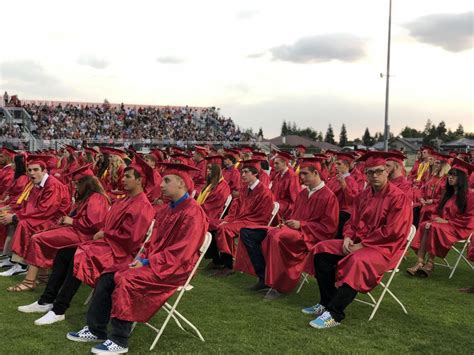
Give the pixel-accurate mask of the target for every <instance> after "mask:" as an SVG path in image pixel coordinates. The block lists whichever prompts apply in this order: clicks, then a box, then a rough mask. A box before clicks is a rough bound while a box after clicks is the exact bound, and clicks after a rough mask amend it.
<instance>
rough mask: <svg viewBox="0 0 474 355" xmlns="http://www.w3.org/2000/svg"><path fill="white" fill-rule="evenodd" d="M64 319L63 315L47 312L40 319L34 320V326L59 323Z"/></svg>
mask: <svg viewBox="0 0 474 355" xmlns="http://www.w3.org/2000/svg"><path fill="white" fill-rule="evenodd" d="M64 319H65V316H64V314H56V313H54V312H53V311H49V312H48V313H46V314H45V315H44V316H42V317H41V318H39V319H37V320H35V325H47V324H53V323H56V322H60V321H62V320H64Z"/></svg>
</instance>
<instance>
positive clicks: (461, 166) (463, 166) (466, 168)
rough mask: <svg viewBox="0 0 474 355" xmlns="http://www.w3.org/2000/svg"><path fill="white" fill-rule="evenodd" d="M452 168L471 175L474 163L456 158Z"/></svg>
mask: <svg viewBox="0 0 474 355" xmlns="http://www.w3.org/2000/svg"><path fill="white" fill-rule="evenodd" d="M452 169H457V170H461V171H462V172H464V173H465V174H466V175H467V176H468V177H469V176H470V175H471V174H472V172H473V171H474V165H472V164H469V163H468V162H466V161H464V160H461V159H458V158H454V159H453V163H452Z"/></svg>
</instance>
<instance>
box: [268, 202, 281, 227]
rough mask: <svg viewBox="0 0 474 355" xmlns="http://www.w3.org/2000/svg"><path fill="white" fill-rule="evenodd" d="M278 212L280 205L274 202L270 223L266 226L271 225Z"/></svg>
mask: <svg viewBox="0 0 474 355" xmlns="http://www.w3.org/2000/svg"><path fill="white" fill-rule="evenodd" d="M279 210H280V204H279V203H278V202H276V201H275V202H273V211H272V215H271V217H270V221H269V222H268V226H271V225H272V222H273V220H274V219H275V216H276V215H277V213H278V211H279Z"/></svg>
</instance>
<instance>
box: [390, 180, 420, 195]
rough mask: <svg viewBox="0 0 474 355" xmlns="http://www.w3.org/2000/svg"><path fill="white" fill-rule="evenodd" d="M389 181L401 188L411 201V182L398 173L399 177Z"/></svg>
mask: <svg viewBox="0 0 474 355" xmlns="http://www.w3.org/2000/svg"><path fill="white" fill-rule="evenodd" d="M390 182H391V183H392V184H393V185H395V186H396V187H398V188H399V189H400V190H402V191H403V192H404V193H405V195H406V196H407V197H408V198H409V199H410V201H413V199H414V195H413V188H412V187H411V182H410V181H408V180H407V178H406V177H405V176H403V175H400V176H399V177H396V178H395V179H392V180H390Z"/></svg>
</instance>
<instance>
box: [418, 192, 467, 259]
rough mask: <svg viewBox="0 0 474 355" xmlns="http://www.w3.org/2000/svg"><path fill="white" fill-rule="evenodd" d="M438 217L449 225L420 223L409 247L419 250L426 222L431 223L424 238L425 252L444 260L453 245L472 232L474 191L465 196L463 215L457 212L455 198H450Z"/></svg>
mask: <svg viewBox="0 0 474 355" xmlns="http://www.w3.org/2000/svg"><path fill="white" fill-rule="evenodd" d="M434 217H436V215H433V216H432V219H433V218H434ZM439 217H441V218H443V219H446V220H448V221H449V223H437V222H433V221H426V222H423V223H420V227H419V228H418V230H417V232H416V236H415V239H413V242H412V245H411V247H412V248H413V249H414V250H415V251H417V250H418V249H419V248H420V243H421V238H422V237H423V233H424V231H425V226H426V223H427V222H430V223H431V227H430V229H428V235H427V238H426V252H427V253H429V254H431V255H435V256H437V257H440V258H444V257H445V256H446V255H447V254H448V252H449V250H450V249H451V247H452V246H453V244H454V243H456V242H457V241H459V240H465V239H467V238H468V237H469V234H470V233H471V232H472V231H473V230H474V191H469V192H468V194H467V205H466V210H465V211H464V213H461V212H460V211H459V209H458V207H457V206H456V200H455V196H452V197H451V198H450V199H449V200H448V201H447V202H446V204H445V205H444V207H443V210H442V212H441V216H439ZM471 243H472V242H471Z"/></svg>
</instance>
